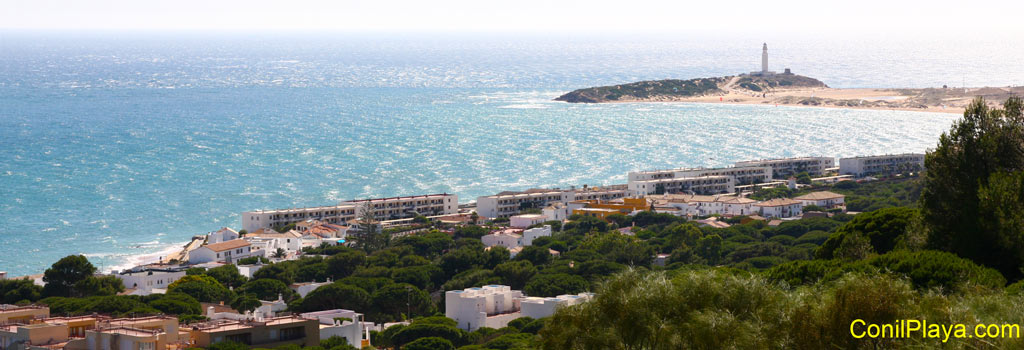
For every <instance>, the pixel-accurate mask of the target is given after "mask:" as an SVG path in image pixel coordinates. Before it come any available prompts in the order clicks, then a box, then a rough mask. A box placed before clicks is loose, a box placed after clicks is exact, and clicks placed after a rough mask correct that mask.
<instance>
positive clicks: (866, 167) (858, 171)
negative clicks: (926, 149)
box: [839, 153, 924, 177]
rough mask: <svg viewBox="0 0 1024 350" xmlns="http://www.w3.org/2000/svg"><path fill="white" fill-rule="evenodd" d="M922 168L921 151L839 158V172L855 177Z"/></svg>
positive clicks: (889, 173) (921, 169)
mask: <svg viewBox="0 0 1024 350" xmlns="http://www.w3.org/2000/svg"><path fill="white" fill-rule="evenodd" d="M923 170H924V154H923V153H903V154H886V155H879V156H862V157H852V158H839V173H840V174H843V175H853V176H856V177H865V176H870V175H893V174H899V173H907V172H918V171H923Z"/></svg>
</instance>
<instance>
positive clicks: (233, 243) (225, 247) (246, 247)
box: [188, 239, 253, 264]
mask: <svg viewBox="0 0 1024 350" xmlns="http://www.w3.org/2000/svg"><path fill="white" fill-rule="evenodd" d="M252 255H253V254H252V247H251V246H250V244H249V242H248V241H246V240H244V239H235V240H230V241H227V242H220V243H214V244H207V245H204V246H202V247H199V248H196V249H195V250H193V251H191V252H189V253H188V262H189V264H202V263H208V262H214V261H223V262H227V263H234V262H235V261H238V259H242V258H246V257H249V256H252Z"/></svg>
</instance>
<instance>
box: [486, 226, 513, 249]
mask: <svg viewBox="0 0 1024 350" xmlns="http://www.w3.org/2000/svg"><path fill="white" fill-rule="evenodd" d="M522 238H523V236H521V235H519V234H518V230H511V229H509V230H503V231H498V232H495V233H492V234H489V235H484V236H483V237H480V242H483V244H484V246H485V247H493V246H496V245H500V246H502V247H505V248H508V249H512V248H515V247H518V246H521V245H522V241H521V239H522Z"/></svg>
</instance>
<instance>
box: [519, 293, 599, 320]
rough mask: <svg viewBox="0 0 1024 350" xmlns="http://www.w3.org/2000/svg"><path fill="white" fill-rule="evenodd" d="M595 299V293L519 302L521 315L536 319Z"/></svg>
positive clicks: (528, 299)
mask: <svg viewBox="0 0 1024 350" xmlns="http://www.w3.org/2000/svg"><path fill="white" fill-rule="evenodd" d="M593 297H594V294H593V293H580V294H575V295H573V294H563V295H559V296H557V297H552V298H539V297H527V298H523V299H522V300H520V301H519V305H520V309H521V311H520V313H521V314H522V316H523V317H532V318H535V319H537V318H541V317H548V316H551V315H554V314H555V310H557V309H558V308H560V307H563V306H570V305H576V304H580V303H584V302H587V301H590V299H592V298H593Z"/></svg>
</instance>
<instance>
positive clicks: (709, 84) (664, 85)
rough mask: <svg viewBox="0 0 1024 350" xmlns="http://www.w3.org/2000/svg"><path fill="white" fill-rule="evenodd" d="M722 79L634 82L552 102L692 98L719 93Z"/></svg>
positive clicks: (578, 91)
mask: <svg viewBox="0 0 1024 350" xmlns="http://www.w3.org/2000/svg"><path fill="white" fill-rule="evenodd" d="M725 81H726V79H725V78H700V79H690V80H679V79H666V80H651V81H641V82H636V83H629V84H622V85H611V86H599V87H592V88H586V89H579V90H575V91H572V92H569V93H567V94H565V95H562V96H559V97H557V98H555V101H565V102H572V103H597V102H610V101H620V100H621V101H635V100H644V99H650V98H655V97H659V96H666V97H670V96H678V97H692V96H703V95H707V94H713V93H721V92H723V91H722V90H721V89H719V88H718V84H721V83H723V82H725Z"/></svg>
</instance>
